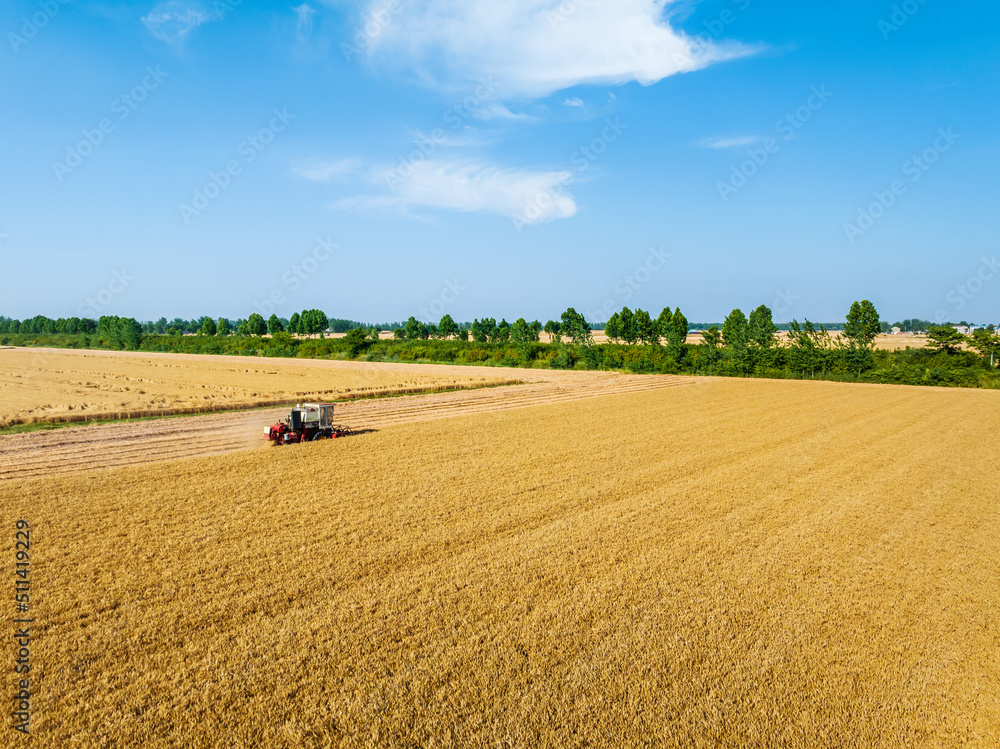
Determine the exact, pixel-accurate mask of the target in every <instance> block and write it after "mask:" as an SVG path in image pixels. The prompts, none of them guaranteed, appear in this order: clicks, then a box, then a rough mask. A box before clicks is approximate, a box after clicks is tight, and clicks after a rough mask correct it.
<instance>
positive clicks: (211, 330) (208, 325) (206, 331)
mask: <svg viewBox="0 0 1000 749" xmlns="http://www.w3.org/2000/svg"><path fill="white" fill-rule="evenodd" d="M217 330H218V328H216V325H215V321H214V320H213V319H212V318H211V317H206V318H205V322H203V323H202V324H201V333H202V335H215V333H216V331H217Z"/></svg>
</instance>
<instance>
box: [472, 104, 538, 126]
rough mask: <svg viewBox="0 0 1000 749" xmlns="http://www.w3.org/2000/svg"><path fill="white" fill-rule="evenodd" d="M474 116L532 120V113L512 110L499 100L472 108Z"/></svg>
mask: <svg viewBox="0 0 1000 749" xmlns="http://www.w3.org/2000/svg"><path fill="white" fill-rule="evenodd" d="M472 117H473V118H474V119H477V120H510V121H512V122H531V121H533V120H534V119H535V118H534V117H532V116H531V115H527V114H523V113H518V112H511V111H510V110H509V109H507V107H505V106H504V105H503V104H501V103H500V102H498V101H489V102H486V103H485V104H483V105H482V106H481V107H479V108H478V109H474V110H472Z"/></svg>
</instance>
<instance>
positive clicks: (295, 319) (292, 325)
mask: <svg viewBox="0 0 1000 749" xmlns="http://www.w3.org/2000/svg"><path fill="white" fill-rule="evenodd" d="M299 319H300V318H299V313H298V312H293V313H292V316H291V317H290V318H289V320H288V332H289V333H292V334H295V333H298V332H299Z"/></svg>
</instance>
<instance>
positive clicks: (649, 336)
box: [632, 309, 660, 346]
mask: <svg viewBox="0 0 1000 749" xmlns="http://www.w3.org/2000/svg"><path fill="white" fill-rule="evenodd" d="M632 321H633V324H634V325H635V337H636V338H637V339H638V340H640V341H642V342H643V343H645V344H647V345H657V346H658V345H659V343H660V333H659V331H658V330H657V329H656V323H654V322H653V318H651V317H650V316H649V313H648V312H646V310H644V309H636V311H635V315H633V316H632Z"/></svg>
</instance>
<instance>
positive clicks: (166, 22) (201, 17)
mask: <svg viewBox="0 0 1000 749" xmlns="http://www.w3.org/2000/svg"><path fill="white" fill-rule="evenodd" d="M217 17H218V16H217V15H216V14H215V13H209V12H207V11H205V10H204V9H202V8H201V7H200V6H196V5H189V4H187V3H183V2H178V1H177V0H171V2H166V3H160V4H159V5H157V6H156V7H155V8H153V9H152V10H151V11H150V12H149V14H148V15H146V16H143V18H142V22H143V23H144V24H145V25H146V28H147V29H149V31H150V33H151V34H152V35H153V36H155V37H156V38H157V39H159V40H160V41H163V42H168V43H170V44H174V43H177V42H182V41H184V38H185V37H186V36H187V35H188V34H189V33H190V31H191V30H192V29H195V28H198V27H199V26H201V25H202V24H204V23H208V22H209V21H213V20H215V19H216V18H217Z"/></svg>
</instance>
